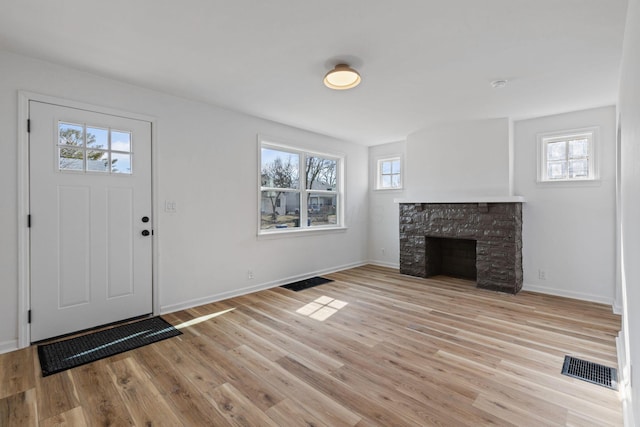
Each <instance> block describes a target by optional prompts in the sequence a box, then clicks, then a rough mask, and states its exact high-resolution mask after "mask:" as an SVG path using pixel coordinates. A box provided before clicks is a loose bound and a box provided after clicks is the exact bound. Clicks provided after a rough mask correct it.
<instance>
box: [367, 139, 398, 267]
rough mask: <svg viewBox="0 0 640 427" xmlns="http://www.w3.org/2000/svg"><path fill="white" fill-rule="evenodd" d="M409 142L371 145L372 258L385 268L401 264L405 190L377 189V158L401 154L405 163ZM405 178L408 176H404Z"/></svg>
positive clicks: (370, 211) (370, 255)
mask: <svg viewBox="0 0 640 427" xmlns="http://www.w3.org/2000/svg"><path fill="white" fill-rule="evenodd" d="M405 150H406V143H405V142H404V141H401V142H392V143H388V144H382V145H376V146H373V147H369V261H370V262H371V263H372V264H377V265H382V266H386V267H392V268H399V267H400V224H399V221H398V212H399V207H400V205H399V204H398V203H394V199H402V198H404V194H405V190H404V187H403V189H402V190H376V180H377V169H378V160H379V159H383V158H388V157H395V156H400V158H401V159H402V167H403V168H405V166H406V157H405ZM405 177H406V175H405Z"/></svg>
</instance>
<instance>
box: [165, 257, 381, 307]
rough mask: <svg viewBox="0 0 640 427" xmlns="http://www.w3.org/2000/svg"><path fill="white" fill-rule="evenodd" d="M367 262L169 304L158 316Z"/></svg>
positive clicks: (365, 263) (362, 263)
mask: <svg viewBox="0 0 640 427" xmlns="http://www.w3.org/2000/svg"><path fill="white" fill-rule="evenodd" d="M367 264H368V262H356V263H352V264H345V265H341V266H337V267H331V268H326V269H322V270H317V271H314V272H312V273H306V274H301V275H297V276H289V277H285V278H282V279H278V280H272V281H270V282H266V283H260V284H258V285H253V286H247V287H245V288H240V289H234V290H232V291H227V292H221V293H219V294H214V295H209V296H206V297H202V298H195V299H191V300H188V301H183V302H180V303H177V304H170V305H166V306H162V307H160V314H166V313H173V312H174V311H180V310H186V309H188V308H192V307H197V306H199V305H204V304H209V303H212V302H216V301H222V300H225V299H229V298H233V297H237V296H241V295H246V294H250V293H253V292H258V291H262V290H265V289H271V288H275V287H277V286H282V285H284V284H287V283H291V282H297V281H299V280H305V279H309V278H311V277H315V276H321V275H323V274H329V273H335V272H336V271H342V270H347V269H349V268H355V267H361V266H363V265H367Z"/></svg>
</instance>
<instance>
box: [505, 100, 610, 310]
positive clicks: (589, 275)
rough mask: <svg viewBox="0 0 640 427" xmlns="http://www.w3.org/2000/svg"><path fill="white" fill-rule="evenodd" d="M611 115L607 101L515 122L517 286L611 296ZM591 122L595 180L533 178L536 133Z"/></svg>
mask: <svg viewBox="0 0 640 427" xmlns="http://www.w3.org/2000/svg"><path fill="white" fill-rule="evenodd" d="M615 123H616V120H615V107H604V108H596V109H591V110H586V111H578V112H572V113H567V114H559V115H555V116H549V117H542V118H536V119H531V120H523V121H517V122H515V130H514V135H515V138H514V145H515V192H516V194H518V195H522V196H524V198H525V200H526V203H525V204H524V206H523V227H522V240H523V242H522V258H523V272H524V289H528V290H534V291H539V292H545V293H552V294H556V295H563V296H569V297H573V298H579V299H586V300H591V301H597V302H603V303H607V304H613V302H614V295H615V221H616V220H615V218H616V217H615ZM591 126H598V127H599V128H600V132H599V141H598V142H597V144H598V162H599V164H600V180H599V181H597V182H595V183H572V184H563V183H543V184H538V183H537V182H536V179H537V139H536V135H537V134H539V133H545V132H554V131H562V130H570V129H578V128H585V127H591ZM539 270H542V271H544V273H545V277H546V279H545V280H541V279H540V277H539Z"/></svg>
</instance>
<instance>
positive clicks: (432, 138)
mask: <svg viewBox="0 0 640 427" xmlns="http://www.w3.org/2000/svg"><path fill="white" fill-rule="evenodd" d="M509 150H510V141H509V120H508V119H491V120H475V121H462V122H456V123H444V124H440V125H436V126H433V127H430V128H427V129H424V130H420V131H418V132H415V133H412V134H411V135H409V136H408V137H407V149H406V151H407V156H406V160H407V161H406V174H405V178H406V179H405V182H406V189H407V190H406V195H405V196H406V198H407V199H411V200H418V199H425V201H426V199H427V198H428V197H435V198H438V197H447V196H481V197H482V196H508V195H511V193H510V189H511V185H510V179H511V178H510V175H509V173H510V161H509V159H510V151H509Z"/></svg>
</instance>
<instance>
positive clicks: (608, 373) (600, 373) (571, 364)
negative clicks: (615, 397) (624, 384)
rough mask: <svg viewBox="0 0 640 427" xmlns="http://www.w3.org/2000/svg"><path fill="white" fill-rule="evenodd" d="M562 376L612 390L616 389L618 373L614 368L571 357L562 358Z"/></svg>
mask: <svg viewBox="0 0 640 427" xmlns="http://www.w3.org/2000/svg"><path fill="white" fill-rule="evenodd" d="M562 374H563V375H566V376H568V377H573V378H577V379H579V380H583V381H587V382H590V383H593V384H597V385H601V386H603V387H607V388H610V389H613V390H617V389H618V371H617V369H615V368H610V367H608V366H604V365H600V364H598V363H593V362H587V361H586V360H582V359H577V358H575V357H572V356H565V357H564V365H563V366H562Z"/></svg>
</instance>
